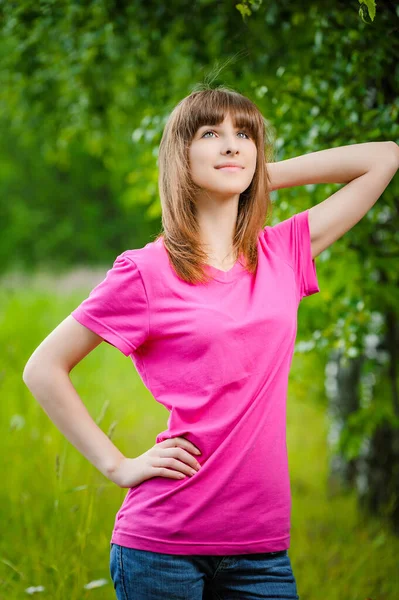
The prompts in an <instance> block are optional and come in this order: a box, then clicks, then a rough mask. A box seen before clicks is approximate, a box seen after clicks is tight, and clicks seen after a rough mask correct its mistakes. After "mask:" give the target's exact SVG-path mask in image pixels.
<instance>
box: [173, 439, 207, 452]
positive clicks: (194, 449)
mask: <svg viewBox="0 0 399 600" xmlns="http://www.w3.org/2000/svg"><path fill="white" fill-rule="evenodd" d="M172 439H173V438H172ZM174 439H175V440H179V442H181V443H182V444H183V447H184V448H187V449H188V450H190V452H194V453H195V454H201V451H200V450H199V448H197V446H195V445H194V444H193V443H192V442H190V441H189V440H186V438H184V437H177V438H174Z"/></svg>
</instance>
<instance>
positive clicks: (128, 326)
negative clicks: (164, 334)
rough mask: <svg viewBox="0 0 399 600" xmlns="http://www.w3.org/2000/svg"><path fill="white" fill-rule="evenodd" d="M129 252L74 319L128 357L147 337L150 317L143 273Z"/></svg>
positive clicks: (74, 313) (79, 309)
mask: <svg viewBox="0 0 399 600" xmlns="http://www.w3.org/2000/svg"><path fill="white" fill-rule="evenodd" d="M126 252H127V251H126ZM126 252H123V253H122V254H120V255H119V256H118V257H117V258H116V259H115V262H114V264H113V266H112V268H111V269H109V270H108V271H107V274H106V276H105V279H104V280H103V281H101V282H100V283H99V284H98V285H97V286H96V287H95V288H94V289H93V290H92V291H91V292H90V294H89V296H88V297H87V298H86V299H85V300H83V302H82V303H81V304H80V305H79V306H78V307H77V308H76V309H75V310H74V311H72V313H71V315H72V316H73V317H74V319H76V320H77V321H78V322H79V323H81V324H82V325H84V326H85V327H87V328H88V329H91V330H92V331H94V333H97V335H99V336H101V337H102V338H103V339H104V340H105V341H106V342H108V343H109V344H111V345H112V346H115V347H116V348H118V350H120V351H121V352H122V353H123V354H124V355H125V356H129V355H130V354H132V352H134V351H135V350H136V349H137V348H138V347H139V346H140V345H141V344H142V343H143V342H144V341H145V340H146V338H147V337H148V332H149V315H148V302H147V295H146V291H145V287H144V283H143V280H142V277H141V274H140V271H139V269H138V267H137V265H136V264H135V262H134V261H133V260H131V259H130V258H128V257H127V256H126Z"/></svg>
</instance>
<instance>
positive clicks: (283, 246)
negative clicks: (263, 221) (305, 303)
mask: <svg viewBox="0 0 399 600" xmlns="http://www.w3.org/2000/svg"><path fill="white" fill-rule="evenodd" d="M264 231H265V237H266V242H267V244H268V245H269V246H270V247H271V250H272V251H273V252H274V253H275V254H278V255H279V256H280V257H281V258H283V260H285V261H286V262H287V263H288V264H289V265H290V266H291V267H292V269H293V271H294V274H295V279H296V282H297V290H298V294H299V300H302V298H304V297H306V296H311V295H312V294H316V293H317V292H320V288H319V283H318V279H317V271H316V263H315V261H314V259H312V247H311V240H310V229H309V209H307V210H304V211H303V212H300V213H297V214H295V215H293V216H292V217H290V218H289V219H286V220H285V221H281V222H280V223H277V225H274V226H273V227H270V226H267V227H265V229H264Z"/></svg>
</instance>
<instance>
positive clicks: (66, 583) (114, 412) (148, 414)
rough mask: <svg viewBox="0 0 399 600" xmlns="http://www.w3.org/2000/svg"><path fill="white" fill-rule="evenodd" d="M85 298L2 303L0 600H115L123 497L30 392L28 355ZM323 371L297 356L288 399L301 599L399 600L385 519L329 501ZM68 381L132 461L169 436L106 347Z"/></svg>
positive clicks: (124, 362)
mask: <svg viewBox="0 0 399 600" xmlns="http://www.w3.org/2000/svg"><path fill="white" fill-rule="evenodd" d="M86 291H87V290H86ZM83 297H85V292H81V293H76V292H75V293H74V294H73V295H72V294H71V295H70V296H69V297H68V296H65V295H62V297H60V296H59V295H58V296H57V295H56V294H50V293H45V292H42V293H40V292H39V291H38V290H30V291H29V290H28V291H27V290H24V289H23V288H22V289H19V290H18V291H15V290H8V291H7V290H6V291H4V290H3V292H1V295H0V305H1V306H2V310H1V312H0V319H1V327H0V342H1V345H2V353H1V354H2V361H1V365H0V390H1V404H0V406H1V408H0V411H1V420H0V435H1V444H2V448H1V460H2V468H1V474H2V486H1V488H0V489H1V503H0V520H1V523H2V535H1V537H0V545H1V546H0V547H1V551H0V598H7V600H20V599H21V598H26V597H28V596H29V595H34V596H35V597H38V598H40V597H46V598H51V599H52V600H60V599H62V600H84V599H86V598H97V599H99V600H100V599H104V600H106V599H111V598H114V597H115V595H114V590H113V585H112V581H111V578H110V574H109V549H110V547H109V542H110V537H111V532H112V528H113V524H114V519H115V515H116V512H117V510H118V509H119V507H120V505H121V503H122V501H123V498H124V496H125V494H126V493H127V490H121V489H119V488H118V487H117V486H116V485H115V484H113V483H111V482H110V481H108V480H107V479H106V478H105V477H104V476H103V475H102V474H101V473H99V472H98V471H97V470H96V469H95V468H94V467H93V466H92V465H91V464H90V463H89V462H88V461H87V460H86V459H85V458H84V457H83V456H82V455H80V453H79V452H78V451H77V450H76V449H75V448H74V447H73V446H72V445H71V444H70V443H69V442H68V441H67V440H66V439H65V438H64V437H63V436H62V434H61V433H60V432H59V431H58V430H57V429H56V427H55V426H54V425H53V424H52V422H51V421H50V419H49V418H48V416H47V415H46V414H45V412H44V411H43V409H42V408H41V407H40V405H39V404H38V402H37V401H36V400H35V399H34V398H33V396H32V395H31V393H30V392H29V390H28V389H27V388H26V386H25V384H24V382H23V381H22V371H23V367H24V365H25V364H26V361H27V359H28V358H29V356H30V354H31V353H32V352H33V350H34V349H35V348H36V346H37V345H38V344H39V343H40V342H41V341H42V340H43V339H44V337H45V336H46V335H47V334H48V333H50V331H51V330H52V329H53V328H54V327H56V325H57V324H58V323H59V322H60V321H62V320H63V319H64V318H65V317H66V316H67V315H68V314H69V313H70V312H71V310H73V308H75V306H77V305H78V304H79V302H80V301H81V300H82V299H83ZM323 369H324V366H323V364H322V363H321V360H320V359H318V357H317V356H315V354H314V353H311V354H308V355H295V356H294V360H293V367H292V372H291V378H290V385H289V394H288V410H287V426H288V433H287V440H288V441H287V443H288V452H289V463H290V473H291V489H292V531H291V547H290V550H289V555H290V558H291V562H292V566H293V570H294V573H295V576H296V579H297V584H298V591H299V595H300V598H301V600H344V599H345V600H346V599H348V600H366V599H367V598H370V599H372V600H394V599H396V598H398V597H399V584H398V576H397V570H398V560H397V556H398V553H399V541H398V539H397V538H395V537H394V536H393V535H392V534H390V532H389V529H388V527H387V526H386V525H385V523H384V522H383V520H382V519H371V518H370V517H368V516H366V517H362V516H361V515H360V514H359V511H358V509H357V506H356V497H355V494H354V493H351V494H341V495H335V496H332V495H329V494H328V492H327V484H326V481H327V467H328V453H327V443H326V434H327V428H328V423H327V420H326V410H325V400H324V399H323ZM71 378H72V381H73V383H74V385H75V387H76V389H77V390H78V392H79V395H80V397H81V398H82V400H83V402H84V403H85V405H86V406H87V408H88V410H89V412H90V414H91V415H92V417H93V418H94V419H95V420H97V422H98V423H99V425H100V426H101V428H102V429H103V430H104V431H105V432H106V433H108V432H111V438H112V440H113V442H114V443H115V444H116V445H117V447H118V448H119V449H120V450H121V451H122V452H123V453H125V454H126V455H128V456H137V455H138V454H141V453H142V452H144V451H145V450H146V449H148V448H149V447H150V446H152V445H154V444H155V439H156V435H157V433H158V432H159V431H162V430H164V429H165V428H166V426H167V424H166V422H167V417H168V413H167V411H166V409H165V408H164V407H162V406H161V405H159V404H158V403H157V402H155V400H154V399H153V397H152V395H151V394H150V392H149V391H148V390H146V388H145V387H144V385H143V384H142V382H141V380H140V379H139V377H138V375H137V373H136V372H135V369H134V367H133V364H132V363H131V362H130V360H129V359H127V358H125V357H124V356H123V355H122V354H120V353H119V352H118V351H117V350H116V349H115V348H112V347H111V346H110V345H108V344H105V343H104V344H100V346H99V347H98V348H96V350H95V351H94V352H92V353H91V354H90V355H89V356H87V357H86V359H85V360H84V361H82V363H80V364H79V365H77V367H75V369H74V370H73V371H72V373H71ZM309 381H311V382H312V384H311V385H310V384H308V383H307V382H309ZM85 586H87V587H88V588H89V589H87V588H86V587H85ZM42 588H44V589H43V590H42ZM26 590H28V591H26Z"/></svg>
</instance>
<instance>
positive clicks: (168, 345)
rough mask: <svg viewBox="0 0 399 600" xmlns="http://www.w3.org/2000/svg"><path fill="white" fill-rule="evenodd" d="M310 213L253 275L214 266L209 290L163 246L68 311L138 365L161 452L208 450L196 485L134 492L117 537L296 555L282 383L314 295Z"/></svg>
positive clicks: (132, 542)
mask: <svg viewBox="0 0 399 600" xmlns="http://www.w3.org/2000/svg"><path fill="white" fill-rule="evenodd" d="M308 213H309V211H308V210H305V211H303V212H300V213H297V214H295V215H294V216H293V217H290V218H289V219H286V220H285V221H282V222H280V223H278V224H277V225H274V226H266V227H265V228H264V229H263V230H262V231H261V232H260V234H259V238H258V268H257V272H256V274H255V275H251V274H250V273H248V272H247V271H246V270H245V268H244V267H243V266H242V265H241V263H240V262H238V261H237V262H236V263H235V265H234V266H233V267H232V268H231V269H230V270H229V271H227V272H224V271H221V270H219V269H216V268H215V267H213V266H210V265H208V266H207V267H206V269H209V270H210V272H211V274H212V275H213V276H214V280H212V281H211V283H210V284H209V285H208V286H206V285H201V284H199V285H193V284H189V283H187V282H185V281H183V280H181V279H180V278H179V277H178V276H177V275H176V273H175V271H174V270H173V268H172V266H171V264H170V263H169V257H168V254H167V251H166V249H165V247H164V244H163V240H162V238H160V239H159V240H157V241H155V242H150V243H148V244H147V245H146V246H144V247H143V248H139V249H133V250H126V251H125V252H123V253H122V254H120V255H119V256H118V257H117V258H116V260H115V262H114V264H113V266H112V268H111V269H110V270H109V271H108V272H107V274H106V277H105V279H104V280H103V281H102V282H101V283H100V284H99V285H97V286H96V287H95V288H94V289H93V290H92V292H91V293H90V295H89V296H88V297H87V298H86V299H85V300H84V301H83V302H82V303H81V304H80V305H79V306H78V307H77V308H76V309H75V310H74V311H73V312H72V313H71V314H72V316H73V317H75V319H76V320H77V321H79V322H80V323H81V324H82V325H85V326H86V327H88V328H89V329H91V330H92V331H94V332H95V333H97V334H98V335H100V336H101V337H103V338H104V340H106V341H107V342H108V343H110V344H112V345H113V346H116V347H117V348H119V350H120V351H121V352H122V353H123V354H124V355H125V356H130V357H131V359H132V361H133V363H134V365H135V367H136V369H137V371H138V373H139V374H140V376H141V379H142V381H143V383H144V385H145V386H146V387H147V388H148V389H149V390H150V392H151V394H152V395H153V397H154V398H155V400H156V401H157V402H160V403H161V404H162V405H163V406H165V407H166V408H167V410H168V411H169V417H168V422H167V425H168V427H167V429H165V431H162V432H160V433H159V434H158V435H157V436H156V443H159V442H161V441H163V440H165V439H167V438H171V437H176V436H181V437H185V438H186V439H188V440H190V441H191V442H193V444H194V445H196V446H197V447H198V448H199V449H200V450H201V452H202V455H199V456H196V459H197V460H198V461H199V462H200V464H201V465H202V468H201V469H200V470H199V471H198V472H197V473H195V475H193V476H192V477H190V476H187V477H186V478H185V479H181V480H179V479H171V478H166V477H159V476H157V477H153V478H151V479H148V480H146V481H144V482H143V483H141V484H140V485H138V486H136V487H133V488H129V490H128V492H127V494H126V496H125V499H124V501H123V503H122V506H121V507H120V509H119V511H118V513H117V514H116V518H115V524H114V529H113V532H112V537H111V542H114V543H116V544H120V545H121V546H127V547H129V548H136V549H140V550H150V551H153V552H163V553H169V554H186V555H187V554H202V555H207V554H213V555H228V554H249V553H254V552H276V551H279V550H285V549H288V548H289V546H290V513H291V495H290V480H289V468H288V456H287V446H286V396H287V385H288V375H289V370H290V365H291V359H292V356H293V352H294V345H295V338H296V333H297V310H298V305H299V302H300V301H301V300H302V298H304V297H305V296H310V295H311V294H315V293H316V292H319V291H320V290H319V286H318V281H317V274H316V266H315V262H314V260H312V256H311V244H310V232H309V222H308ZM149 410H151V408H150V407H149Z"/></svg>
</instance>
